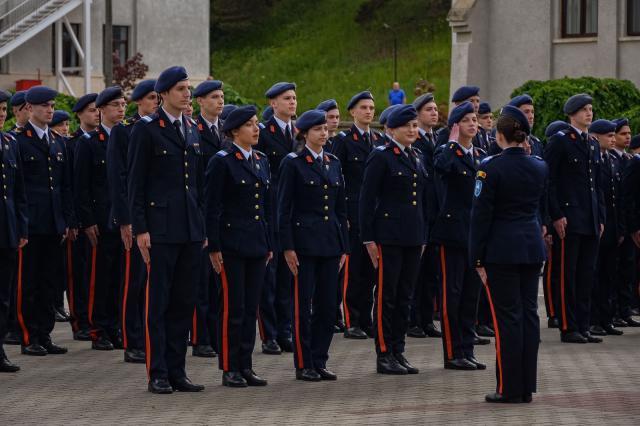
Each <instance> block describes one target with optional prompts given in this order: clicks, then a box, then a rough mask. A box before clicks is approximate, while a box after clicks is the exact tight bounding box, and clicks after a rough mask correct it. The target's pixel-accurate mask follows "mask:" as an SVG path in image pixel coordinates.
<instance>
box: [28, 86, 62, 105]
mask: <svg viewBox="0 0 640 426" xmlns="http://www.w3.org/2000/svg"><path fill="white" fill-rule="evenodd" d="M57 95H58V92H56V91H55V90H53V89H52V88H50V87H47V86H33V87H32V88H30V89H29V90H27V94H26V95H25V96H24V99H25V101H26V102H27V103H30V104H32V105H38V104H44V103H46V102H49V101H52V100H53V99H55V97H56V96H57Z"/></svg>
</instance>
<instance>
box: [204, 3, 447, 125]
mask: <svg viewBox="0 0 640 426" xmlns="http://www.w3.org/2000/svg"><path fill="white" fill-rule="evenodd" d="M361 3H363V0H346V1H345V0H322V1H311V0H280V1H278V2H277V5H276V6H275V7H273V8H272V10H271V12H270V13H269V14H267V15H265V16H264V17H262V18H260V19H259V20H258V23H257V25H256V24H254V25H252V26H251V27H249V28H246V27H245V28H237V29H234V30H232V31H229V32H227V33H226V34H225V35H224V36H222V37H221V38H218V39H216V40H214V42H213V54H212V58H211V60H212V69H213V75H214V76H215V78H219V79H221V80H223V81H225V82H227V83H229V84H231V85H232V86H233V87H234V88H235V89H236V90H237V91H238V92H239V93H240V94H242V96H244V97H246V98H249V99H251V100H253V101H254V102H256V103H257V104H258V105H261V106H262V105H264V104H265V103H266V100H265V99H264V92H265V91H266V89H268V88H269V87H270V86H271V85H272V84H273V83H275V82H277V81H293V82H295V83H297V85H298V90H297V94H298V113H301V112H303V111H306V110H308V109H310V108H314V107H315V106H316V105H317V104H318V103H319V102H321V101H323V100H325V99H329V98H335V99H336V100H337V101H338V103H339V104H340V105H341V106H342V108H343V110H344V108H345V106H346V103H347V102H348V100H349V98H350V97H351V96H352V95H353V94H355V93H357V92H359V91H361V90H371V91H372V92H373V94H374V97H375V98H376V100H377V101H376V103H377V109H378V111H381V110H382V109H384V108H385V107H386V105H387V101H386V99H387V92H388V90H389V89H390V86H391V83H392V81H393V48H392V46H393V36H392V33H391V32H390V31H389V30H385V29H384V28H382V25H378V24H376V25H375V26H376V27H377V28H372V26H371V25H367V26H366V27H363V26H361V25H360V24H358V23H356V22H355V21H354V17H355V16H356V12H357V10H358V7H359V6H360V4H361ZM392 3H394V7H402V3H403V0H397V2H392ZM396 5H397V6H396ZM409 13H412V14H413V13H415V14H418V13H420V11H419V10H415V11H414V10H411V11H409ZM428 24H429V23H428V22H427V21H426V20H423V21H420V25H419V26H417V25H415V24H414V25H412V26H411V27H399V28H397V33H398V80H399V81H400V84H401V87H402V88H403V89H404V90H405V92H406V93H407V98H408V101H409V102H410V101H411V100H413V98H414V97H415V96H414V90H415V87H416V83H417V82H418V81H420V80H422V79H428V80H429V81H430V82H431V83H432V84H434V86H435V94H436V99H437V100H438V102H439V103H440V102H442V103H446V101H447V99H446V98H447V97H448V93H449V70H450V68H449V67H450V61H449V58H450V52H451V42H450V33H449V29H448V27H447V25H446V23H443V20H442V19H440V23H439V24H438V25H432V26H431V29H428ZM430 31H431V33H430ZM343 115H344V116H346V111H344V112H343Z"/></svg>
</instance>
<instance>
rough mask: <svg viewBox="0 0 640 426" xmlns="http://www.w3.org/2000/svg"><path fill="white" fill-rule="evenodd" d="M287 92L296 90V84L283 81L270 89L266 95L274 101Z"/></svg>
mask: <svg viewBox="0 0 640 426" xmlns="http://www.w3.org/2000/svg"><path fill="white" fill-rule="evenodd" d="M287 90H296V84H295V83H287V82H286V81H281V82H280V83H276V84H274V85H273V86H271V87H270V88H269V90H267V91H266V92H265V94H264V96H265V97H266V98H267V99H273V98H275V97H277V96H279V95H281V94H283V93H284V92H286V91H287Z"/></svg>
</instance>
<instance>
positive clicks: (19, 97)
mask: <svg viewBox="0 0 640 426" xmlns="http://www.w3.org/2000/svg"><path fill="white" fill-rule="evenodd" d="M26 94H27V91H26V90H19V91H17V92H16V93H14V94H13V96H12V97H11V101H10V102H11V106H20V105H23V104H24V103H25V102H26V101H25V99H24V96H25V95H26Z"/></svg>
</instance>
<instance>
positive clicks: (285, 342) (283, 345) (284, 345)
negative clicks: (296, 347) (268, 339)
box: [278, 339, 293, 352]
mask: <svg viewBox="0 0 640 426" xmlns="http://www.w3.org/2000/svg"><path fill="white" fill-rule="evenodd" d="M278 346H280V349H282V352H293V342H292V341H291V339H280V340H278Z"/></svg>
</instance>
